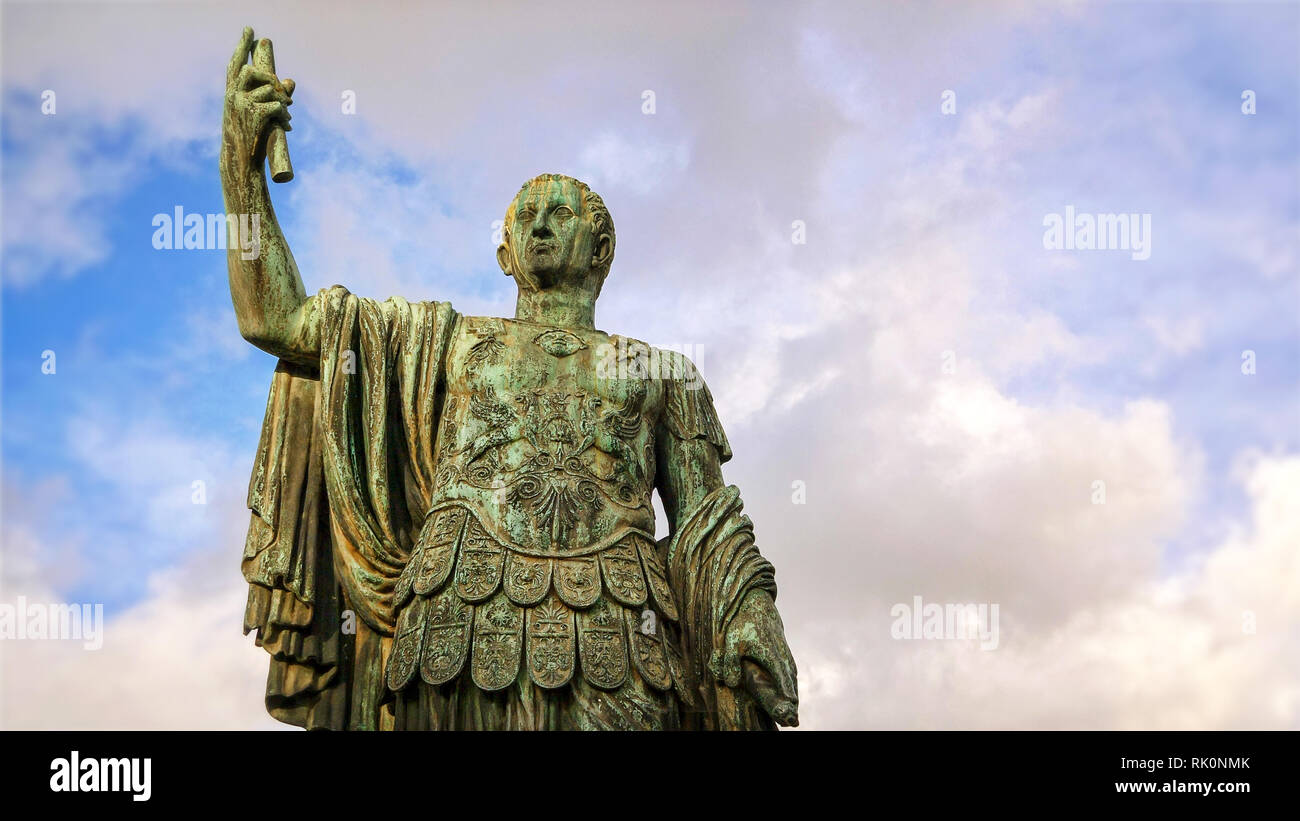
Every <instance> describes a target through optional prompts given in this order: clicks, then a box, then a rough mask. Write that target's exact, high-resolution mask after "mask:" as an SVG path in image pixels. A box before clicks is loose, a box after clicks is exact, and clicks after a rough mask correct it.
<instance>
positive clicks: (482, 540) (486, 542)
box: [456, 517, 506, 602]
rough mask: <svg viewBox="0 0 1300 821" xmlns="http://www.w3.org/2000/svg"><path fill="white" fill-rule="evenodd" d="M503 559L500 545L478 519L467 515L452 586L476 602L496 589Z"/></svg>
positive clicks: (464, 596)
mask: <svg viewBox="0 0 1300 821" xmlns="http://www.w3.org/2000/svg"><path fill="white" fill-rule="evenodd" d="M505 559H506V554H505V550H504V548H502V546H501V545H500V544H499V543H498V542H497V540H496V539H494V538H492V537H491V536H489V535H488V534H487V532H486V531H485V530H483V526H482V525H480V524H479V523H478V519H476V518H473V517H470V519H469V522H468V524H467V525H466V527H465V536H464V539H463V540H462V542H461V548H460V562H459V563H458V564H457V567H456V589H457V590H459V591H460V596H461V598H463V599H464V600H465V601H467V602H480V601H483V600H484V599H486V598H487V597H488V596H491V595H492V594H493V593H494V592H496V589H497V586H498V585H499V584H500V583H501V570H502V565H504V564H505Z"/></svg>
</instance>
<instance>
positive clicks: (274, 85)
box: [221, 28, 294, 174]
mask: <svg viewBox="0 0 1300 821" xmlns="http://www.w3.org/2000/svg"><path fill="white" fill-rule="evenodd" d="M264 47H265V48H268V49H269V47H270V43H269V41H268V42H267V43H266V44H264ZM253 50H254V40H253V30H252V29H251V28H245V29H244V33H243V35H242V36H241V37H240V38H239V45H238V46H236V47H235V53H234V56H232V57H231V58H230V65H229V66H228V67H227V69H226V100H225V110H224V112H223V115H222V121H221V135H222V136H221V170H222V173H223V174H246V173H248V172H250V171H253V172H256V173H259V174H260V173H262V165H263V162H264V161H265V159H266V146H267V138H268V137H269V136H270V133H271V130H272V128H273V127H274V126H277V125H278V126H280V127H282V128H283V129H284V130H285V131H289V130H291V128H292V127H291V126H290V125H289V120H290V119H291V117H292V115H290V114H289V106H291V105H293V99H292V97H293V89H294V82H293V80H284V81H283V82H281V81H280V78H278V77H276V76H275V73H274V72H273V71H268V70H266V69H265V68H260V67H259V66H258V65H256V64H253V65H250V64H249V62H248V60H249V57H250V55H252V54H253Z"/></svg>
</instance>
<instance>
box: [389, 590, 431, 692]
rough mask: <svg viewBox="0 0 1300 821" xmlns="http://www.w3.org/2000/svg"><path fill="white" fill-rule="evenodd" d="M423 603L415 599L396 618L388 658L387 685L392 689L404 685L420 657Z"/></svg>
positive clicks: (422, 600)
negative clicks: (395, 626) (391, 649)
mask: <svg viewBox="0 0 1300 821" xmlns="http://www.w3.org/2000/svg"><path fill="white" fill-rule="evenodd" d="M425 604H426V600H425V599H416V600H415V601H413V602H411V604H410V606H409V607H407V608H405V609H404V610H402V614H401V616H399V617H398V619H397V630H396V635H395V636H394V638H393V651H392V654H391V655H390V656H389V659H388V686H389V688H391V689H393V690H400V689H402V688H403V687H405V686H406V685H407V684H408V683H410V681H411V678H412V677H413V676H414V675H415V666H416V663H417V662H418V661H419V658H420V644H421V640H422V639H423V638H424V608H425Z"/></svg>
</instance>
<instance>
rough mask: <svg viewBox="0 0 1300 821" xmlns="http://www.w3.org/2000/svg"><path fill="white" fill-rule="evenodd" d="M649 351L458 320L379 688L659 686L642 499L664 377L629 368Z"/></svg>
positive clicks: (658, 635) (662, 672)
mask: <svg viewBox="0 0 1300 821" xmlns="http://www.w3.org/2000/svg"><path fill="white" fill-rule="evenodd" d="M648 350H649V349H648V348H645V346H643V345H641V343H636V342H633V341H631V340H627V339H624V338H620V337H612V336H609V335H606V334H604V333H602V332H599V331H589V330H582V329H577V330H574V329H560V328H551V327H547V326H543V325H536V324H532V323H527V322H521V321H516V320H508V319H498V318H486V317H461V318H460V319H459V320H458V321H457V325H456V327H455V328H454V330H453V331H452V337H451V342H450V344H449V347H448V350H447V356H446V360H445V368H444V371H443V373H444V379H445V391H444V399H443V406H442V412H441V417H440V419H441V421H440V423H439V429H438V431H437V439H436V443H435V452H436V460H437V468H436V471H435V473H434V489H433V504H432V506H431V508H430V511H429V514H428V516H427V518H426V520H425V523H424V526H423V530H422V531H421V533H420V535H419V538H418V540H417V542H416V545H415V549H414V550H413V552H412V555H411V558H410V560H409V563H408V566H407V568H406V570H405V571H404V572H403V574H402V577H401V578H400V579H399V582H398V586H397V592H396V606H397V607H399V608H401V615H400V617H399V623H398V628H397V636H396V640H395V645H394V651H393V654H394V657H393V659H392V663H391V665H390V669H389V684H390V686H392V687H393V688H394V689H400V688H402V687H404V686H405V684H406V683H407V682H409V681H410V680H411V679H412V678H414V677H416V676H417V670H418V677H419V678H421V679H423V680H424V681H425V682H426V683H428V684H431V685H438V684H442V683H444V682H447V681H450V680H452V679H453V678H455V677H456V676H458V675H460V674H461V671H462V670H464V669H465V668H466V667H468V671H467V672H468V673H469V674H471V675H472V677H473V681H474V683H475V684H476V685H478V686H479V687H480V688H482V689H484V690H496V689H500V688H503V687H506V686H509V685H510V684H511V683H512V682H514V681H515V679H516V677H517V676H518V675H520V674H521V671H526V672H522V674H525V675H528V676H530V677H531V678H532V680H533V682H534V683H535V684H537V685H538V686H541V687H544V688H556V687H563V686H565V685H566V684H567V683H568V682H569V681H570V680H571V679H572V678H573V676H574V675H575V674H576V673H577V672H578V671H579V670H580V671H581V672H580V674H581V675H582V676H583V677H584V679H585V680H586V681H587V682H588V683H590V684H592V685H595V686H597V687H600V688H604V689H614V688H618V687H621V686H622V685H623V684H624V683H625V682H627V681H629V680H630V677H631V676H632V675H637V676H638V677H639V678H640V679H641V680H643V681H645V682H646V683H647V684H649V685H650V686H651V687H653V688H655V689H658V690H666V689H668V688H670V687H671V686H672V683H673V677H672V675H671V673H670V665H673V666H675V664H674V662H675V659H672V658H670V656H671V655H673V653H674V648H673V647H672V646H671V644H672V643H671V642H669V641H665V640H664V638H665V636H664V634H663V632H662V630H660V629H656V626H655V625H656V624H657V623H658V619H659V618H660V617H664V618H668V619H673V620H675V619H676V618H677V612H676V606H675V604H674V603H673V601H672V594H671V591H670V590H669V588H668V584H667V579H666V574H665V572H664V567H663V561H662V558H661V557H660V556H659V555H658V553H657V552H656V548H655V539H654V523H655V515H654V508H653V506H652V502H651V495H652V493H653V490H654V479H655V442H654V437H655V429H656V426H657V424H658V422H659V419H660V416H661V414H662V413H663V409H664V393H665V387H664V383H663V382H662V381H661V380H658V379H653V378H645V376H644V371H643V370H638V368H637V366H636V365H635V363H633V364H632V366H631V367H629V364H628V360H629V359H631V360H635V359H636V358H637V357H638V356H644V354H645V352H647V351H648ZM646 611H653V616H649V617H647V615H646ZM647 626H648V629H647ZM633 671H635V673H634V672H633Z"/></svg>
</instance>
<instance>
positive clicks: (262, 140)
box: [221, 28, 320, 364]
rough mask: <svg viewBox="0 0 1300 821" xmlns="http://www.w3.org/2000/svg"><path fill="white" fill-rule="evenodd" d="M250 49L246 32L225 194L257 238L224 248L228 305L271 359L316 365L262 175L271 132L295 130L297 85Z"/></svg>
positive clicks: (231, 89)
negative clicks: (256, 62)
mask: <svg viewBox="0 0 1300 821" xmlns="http://www.w3.org/2000/svg"><path fill="white" fill-rule="evenodd" d="M253 47H254V40H253V30H252V29H251V28H245V29H244V32H243V35H242V36H241V37H240V40H239V45H238V46H237V47H236V48H235V53H234V56H233V57H231V59H230V65H229V66H228V67H227V69H226V95H225V109H224V114H223V116H222V128H221V132H222V139H221V187H222V190H223V192H224V194H225V201H226V214H227V216H228V217H229V216H232V215H238V216H240V217H241V220H240V221H239V223H237V224H247V225H249V226H250V228H251V229H252V233H253V235H254V236H255V237H256V241H255V243H253V244H252V248H251V249H245V248H241V247H240V243H237V242H227V246H228V247H227V250H226V264H227V267H228V268H229V272H230V297H231V299H232V300H233V301H234V304H235V317H236V318H237V319H238V321H239V332H240V334H241V335H242V336H243V337H244V339H247V340H248V341H249V342H251V343H253V344H254V345H256V346H257V347H259V348H261V349H262V350H264V351H266V352H267V353H270V354H272V355H274V356H278V357H281V358H284V359H290V360H293V361H297V362H302V363H304V364H315V363H316V361H317V360H318V359H319V356H320V343H319V334H318V333H316V332H315V330H314V329H312V328H309V327H305V326H304V323H306V322H307V321H308V319H307V317H309V315H310V313H311V312H310V311H308V310H307V309H306V307H307V305H308V302H309V301H308V299H307V294H306V291H305V289H304V288H303V284H302V277H300V276H299V275H298V266H297V265H296V264H295V263H294V261H293V254H291V253H290V252H289V244H288V243H287V242H286V241H285V239H284V234H283V233H282V232H281V231H280V224H279V223H278V222H277V221H276V218H275V209H273V208H272V207H271V195H270V192H269V191H268V190H267V184H266V174H265V172H264V171H263V166H264V165H265V159H266V144H267V136H268V134H269V132H270V130H271V127H272V126H273V125H275V124H279V125H281V126H283V127H284V128H285V130H288V129H289V128H290V126H289V119H290V115H289V109H288V107H289V105H291V104H292V100H291V95H292V94H293V88H294V84H293V80H285V81H284V82H283V83H281V81H280V80H279V78H277V77H276V76H275V74H274V73H272V72H270V71H265V70H263V69H260V68H257V67H255V66H253V65H250V64H249V63H248V60H249V56H250V55H251V53H252V51H253Z"/></svg>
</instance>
